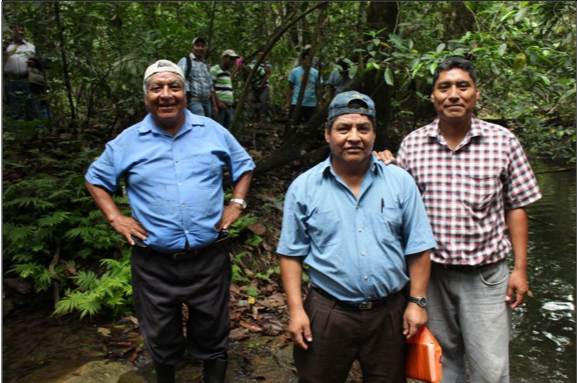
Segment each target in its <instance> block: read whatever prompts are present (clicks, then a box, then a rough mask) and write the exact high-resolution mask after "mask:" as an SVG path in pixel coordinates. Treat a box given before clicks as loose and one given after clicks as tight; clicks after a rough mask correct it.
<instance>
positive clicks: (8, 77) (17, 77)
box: [4, 73, 28, 80]
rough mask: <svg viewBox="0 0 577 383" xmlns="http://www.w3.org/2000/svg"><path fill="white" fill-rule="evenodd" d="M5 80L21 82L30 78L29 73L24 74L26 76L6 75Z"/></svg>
mask: <svg viewBox="0 0 577 383" xmlns="http://www.w3.org/2000/svg"><path fill="white" fill-rule="evenodd" d="M4 78H7V79H10V80H20V79H23V78H28V73H24V74H4Z"/></svg>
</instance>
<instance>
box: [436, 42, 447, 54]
mask: <svg viewBox="0 0 577 383" xmlns="http://www.w3.org/2000/svg"><path fill="white" fill-rule="evenodd" d="M446 46H447V45H445V44H444V43H440V44H439V45H437V49H436V51H437V53H441V52H442V51H443V50H444V49H445V47H446Z"/></svg>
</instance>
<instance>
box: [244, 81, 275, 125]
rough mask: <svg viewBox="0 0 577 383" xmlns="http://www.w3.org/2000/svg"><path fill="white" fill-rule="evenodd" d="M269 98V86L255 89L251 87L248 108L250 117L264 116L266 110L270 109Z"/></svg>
mask: <svg viewBox="0 0 577 383" xmlns="http://www.w3.org/2000/svg"><path fill="white" fill-rule="evenodd" d="M268 100H269V88H268V86H265V87H263V88H258V89H255V88H253V87H251V88H250V90H249V92H248V98H247V100H246V101H247V108H248V117H249V118H253V117H254V116H255V115H256V116H257V117H258V118H261V117H264V116H265V115H266V111H267V110H268Z"/></svg>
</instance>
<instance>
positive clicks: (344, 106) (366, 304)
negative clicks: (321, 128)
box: [277, 92, 435, 383]
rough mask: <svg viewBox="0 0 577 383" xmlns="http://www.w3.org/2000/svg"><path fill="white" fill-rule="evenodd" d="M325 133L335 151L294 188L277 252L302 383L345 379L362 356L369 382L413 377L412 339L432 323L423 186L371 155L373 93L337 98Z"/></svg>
mask: <svg viewBox="0 0 577 383" xmlns="http://www.w3.org/2000/svg"><path fill="white" fill-rule="evenodd" d="M325 138H326V140H327V142H328V143H329V145H330V149H331V154H330V156H329V157H328V158H327V159H326V160H325V161H324V162H322V163H320V164H318V165H317V166H315V167H313V168H312V169H310V170H308V171H307V172H305V173H304V174H302V175H300V176H299V177H298V178H297V179H296V180H295V181H294V182H293V183H292V184H291V186H290V187H289V190H288V192H287V194H286V197H285V205H284V216H283V226H282V235H281V238H280V242H279V246H278V249H277V252H278V253H279V254H280V267H281V275H282V280H283V284H284V288H285V291H286V294H287V301H288V308H289V312H290V320H289V331H290V334H291V337H292V339H293V341H294V342H295V345H296V347H295V348H294V358H295V364H296V367H297V370H298V372H299V382H301V383H303V382H331V383H334V382H345V381H346V379H347V376H348V373H349V370H350V368H351V365H352V364H353V362H354V361H355V360H358V361H359V363H360V365H361V369H362V371H363V380H364V381H365V382H405V374H404V369H405V342H406V339H407V338H411V337H412V336H414V335H415V334H416V333H417V331H418V330H419V329H420V328H421V327H422V326H424V325H425V323H426V322H427V311H426V304H427V300H426V289H427V283H428V280H429V271H430V260H429V249H431V248H433V247H435V241H434V239H433V234H432V232H431V228H430V226H429V223H428V221H427V216H426V213H425V209H424V207H423V203H422V201H421V197H420V194H419V190H418V189H417V186H416V184H415V182H414V180H413V179H412V177H411V176H410V175H409V174H408V173H407V172H405V171H403V170H402V169H399V168H397V167H392V166H389V167H387V166H385V165H384V164H382V163H380V162H379V161H377V160H376V158H375V157H374V156H373V155H372V154H371V152H372V150H373V145H374V143H375V138H376V134H375V106H374V103H373V101H372V100H371V99H370V98H369V97H368V96H366V95H364V94H361V93H358V92H345V93H341V94H339V95H337V96H336V97H335V98H334V100H333V101H332V102H331V104H330V106H329V118H328V122H327V124H326V127H325ZM303 263H305V264H307V265H308V270H309V277H310V282H311V285H312V289H311V291H310V292H309V294H308V296H307V298H306V300H305V302H304V304H303V302H302V299H301V280H302V270H303V266H302V265H303ZM409 278H410V285H409V284H408V283H409ZM405 292H408V293H409V295H408V297H407V296H406V295H405ZM407 299H408V301H409V303H408V304H407Z"/></svg>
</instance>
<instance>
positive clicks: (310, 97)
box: [285, 52, 323, 125]
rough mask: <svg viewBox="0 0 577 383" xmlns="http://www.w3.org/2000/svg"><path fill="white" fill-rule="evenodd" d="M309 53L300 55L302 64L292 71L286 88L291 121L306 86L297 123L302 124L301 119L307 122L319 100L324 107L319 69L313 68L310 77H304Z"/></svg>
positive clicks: (286, 104)
mask: <svg viewBox="0 0 577 383" xmlns="http://www.w3.org/2000/svg"><path fill="white" fill-rule="evenodd" d="M308 58H309V54H308V52H303V53H302V54H301V57H300V65H299V66H298V67H296V68H294V69H293V70H292V71H291V74H290V76H289V79H288V82H289V86H288V87H287V90H286V102H285V109H288V111H289V112H288V119H289V122H290V121H291V120H292V116H293V113H294V110H295V107H296V104H297V100H298V96H299V92H300V89H301V87H302V86H304V87H305V93H304V97H303V100H302V104H301V115H300V118H299V120H298V121H295V125H298V124H300V122H301V121H303V122H307V121H308V120H309V119H310V118H311V117H312V116H313V115H314V113H315V111H316V107H317V101H318V102H319V104H320V107H321V108H322V107H323V106H322V100H321V99H320V98H319V87H320V84H322V78H320V77H319V75H318V71H317V70H316V69H314V68H311V69H310V71H309V75H308V79H306V80H305V79H304V73H305V66H306V65H307V64H308Z"/></svg>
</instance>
